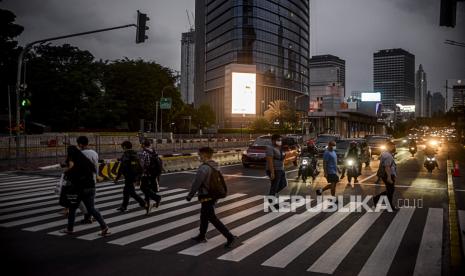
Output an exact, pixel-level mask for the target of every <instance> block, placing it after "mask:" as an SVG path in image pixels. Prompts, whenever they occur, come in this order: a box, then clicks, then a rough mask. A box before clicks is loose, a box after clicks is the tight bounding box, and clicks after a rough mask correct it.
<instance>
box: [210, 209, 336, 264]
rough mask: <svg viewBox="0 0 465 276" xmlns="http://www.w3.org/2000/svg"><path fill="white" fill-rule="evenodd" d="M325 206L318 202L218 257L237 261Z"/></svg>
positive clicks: (317, 212)
mask: <svg viewBox="0 0 465 276" xmlns="http://www.w3.org/2000/svg"><path fill="white" fill-rule="evenodd" d="M326 207H327V206H326V201H325V202H322V203H319V204H318V205H317V206H315V207H313V208H312V209H310V210H306V211H305V212H304V213H302V214H298V215H294V216H291V217H289V218H288V219H285V220H284V221H282V222H280V223H279V224H276V225H274V226H272V227H270V228H268V229H267V230H265V231H263V232H261V233H260V234H259V235H256V236H253V237H252V238H250V239H248V240H246V241H244V242H243V244H242V245H241V246H239V247H237V248H234V249H233V250H231V251H229V252H228V253H226V254H224V255H222V256H220V257H219V258H218V259H220V260H227V261H235V262H238V261H240V260H242V259H244V258H245V257H247V256H249V255H251V254H253V253H254V252H256V251H258V250H259V249H261V248H263V247H264V246H266V245H267V244H269V243H271V242H273V241H274V240H276V239H277V238H279V237H281V236H283V235H285V234H286V233H288V232H289V231H290V230H292V229H294V228H296V227H298V226H300V225H302V224H303V223H304V222H306V221H308V220H310V219H311V218H313V217H314V216H316V215H317V214H319V213H320V212H321V210H322V209H326Z"/></svg>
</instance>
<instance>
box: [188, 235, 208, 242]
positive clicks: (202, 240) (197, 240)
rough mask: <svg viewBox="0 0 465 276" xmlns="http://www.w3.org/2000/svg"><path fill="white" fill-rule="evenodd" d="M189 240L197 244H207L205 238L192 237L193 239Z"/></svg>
mask: <svg viewBox="0 0 465 276" xmlns="http://www.w3.org/2000/svg"><path fill="white" fill-rule="evenodd" d="M191 240H193V241H195V242H198V243H201V242H207V239H206V238H205V237H201V236H197V237H193V238H191Z"/></svg>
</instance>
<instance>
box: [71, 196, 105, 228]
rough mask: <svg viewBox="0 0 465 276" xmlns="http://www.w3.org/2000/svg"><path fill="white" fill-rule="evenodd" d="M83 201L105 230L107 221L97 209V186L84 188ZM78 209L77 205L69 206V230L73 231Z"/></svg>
mask: <svg viewBox="0 0 465 276" xmlns="http://www.w3.org/2000/svg"><path fill="white" fill-rule="evenodd" d="M80 197H81V201H82V202H83V203H84V205H85V206H86V208H87V213H88V214H89V215H91V216H93V217H94V218H95V219H96V220H97V222H98V223H99V224H100V228H101V229H102V230H103V229H105V228H107V225H106V223H105V221H104V220H103V217H102V215H101V214H100V212H99V211H98V210H97V209H95V202H94V201H95V188H90V189H84V190H83V191H82V192H81V194H80ZM76 210H77V207H71V208H69V213H68V231H73V228H74V221H75V220H76Z"/></svg>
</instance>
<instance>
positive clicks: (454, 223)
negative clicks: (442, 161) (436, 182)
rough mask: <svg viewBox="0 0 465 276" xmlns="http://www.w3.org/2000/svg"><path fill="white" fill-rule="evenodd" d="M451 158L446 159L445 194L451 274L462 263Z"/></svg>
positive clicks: (456, 270)
mask: <svg viewBox="0 0 465 276" xmlns="http://www.w3.org/2000/svg"><path fill="white" fill-rule="evenodd" d="M451 172H452V160H447V195H448V213H449V214H448V215H449V242H450V244H449V247H450V267H451V271H450V272H451V274H455V272H458V271H460V266H461V263H462V254H461V243H460V227H459V225H458V219H457V217H458V214H457V206H456V202H455V189H454V181H453V180H452V173H451Z"/></svg>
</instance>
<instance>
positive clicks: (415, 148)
mask: <svg viewBox="0 0 465 276" xmlns="http://www.w3.org/2000/svg"><path fill="white" fill-rule="evenodd" d="M408 148H409V151H413V152H417V142H416V141H415V139H411V140H410V141H409V142H408ZM412 148H413V150H412Z"/></svg>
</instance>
